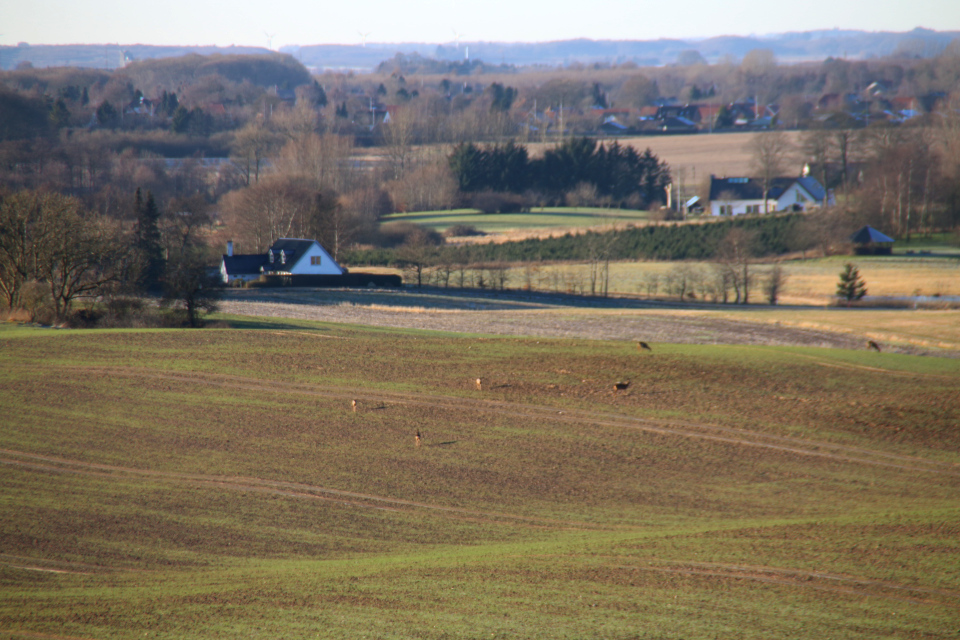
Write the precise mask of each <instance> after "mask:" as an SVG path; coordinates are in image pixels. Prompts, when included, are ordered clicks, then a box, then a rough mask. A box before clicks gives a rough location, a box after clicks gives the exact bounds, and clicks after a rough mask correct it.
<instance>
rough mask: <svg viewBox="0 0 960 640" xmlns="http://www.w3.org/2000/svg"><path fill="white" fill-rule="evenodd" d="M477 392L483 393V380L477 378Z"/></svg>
mask: <svg viewBox="0 0 960 640" xmlns="http://www.w3.org/2000/svg"><path fill="white" fill-rule="evenodd" d="M477 391H483V380H481V379H480V378H477Z"/></svg>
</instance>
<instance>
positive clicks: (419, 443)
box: [417, 429, 423, 447]
mask: <svg viewBox="0 0 960 640" xmlns="http://www.w3.org/2000/svg"><path fill="white" fill-rule="evenodd" d="M421 444H423V436H421V435H420V430H419V429H417V446H418V447H419V446H420V445H421Z"/></svg>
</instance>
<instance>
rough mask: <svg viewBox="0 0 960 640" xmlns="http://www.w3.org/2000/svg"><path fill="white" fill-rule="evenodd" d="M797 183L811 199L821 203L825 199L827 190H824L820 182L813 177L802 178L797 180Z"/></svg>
mask: <svg viewBox="0 0 960 640" xmlns="http://www.w3.org/2000/svg"><path fill="white" fill-rule="evenodd" d="M797 182H798V183H799V184H800V186H801V187H803V188H804V189H806V191H807V193H809V194H810V195H811V196H813V199H814V200H816V201H817V202H823V201H824V199H825V198H826V197H827V190H826V189H824V188H823V185H822V184H820V181H819V180H817V179H816V178H814V177H813V176H802V177H800V178H797Z"/></svg>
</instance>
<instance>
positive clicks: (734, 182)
mask: <svg viewBox="0 0 960 640" xmlns="http://www.w3.org/2000/svg"><path fill="white" fill-rule="evenodd" d="M794 183H798V184H799V185H800V186H801V187H803V188H804V190H806V191H807V193H809V194H810V195H811V196H812V197H813V198H814V199H815V200H817V201H822V200H823V198H824V196H825V195H826V193H825V192H824V190H823V187H822V186H820V183H819V182H817V180H816V179H815V178H812V177H810V176H806V177H803V178H783V177H780V178H774V179H773V180H771V181H770V191H769V192H768V193H767V198H768V199H770V200H777V199H779V198H780V196H782V195H783V192H784V191H786V190H787V189H789V188H790V187H791V186H792V185H793V184H794ZM710 199H711V200H763V181H762V180H759V179H757V178H715V177H713V176H710Z"/></svg>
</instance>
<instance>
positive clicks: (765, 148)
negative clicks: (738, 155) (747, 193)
mask: <svg viewBox="0 0 960 640" xmlns="http://www.w3.org/2000/svg"><path fill="white" fill-rule="evenodd" d="M748 149H749V151H750V155H751V163H752V169H753V171H754V173H755V175H756V176H757V177H758V178H759V179H760V182H761V184H762V185H763V212H764V213H770V202H769V197H770V184H771V183H772V182H773V179H774V178H776V177H777V176H779V175H780V174H782V173H783V172H784V170H785V168H786V166H787V161H788V160H789V157H790V154H791V153H792V151H793V146H792V145H791V143H790V139H789V138H788V137H787V135H786V134H785V133H784V132H783V131H767V132H765V133H758V134H757V135H755V136H754V137H753V138H751V140H750V143H749V145H748Z"/></svg>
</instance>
